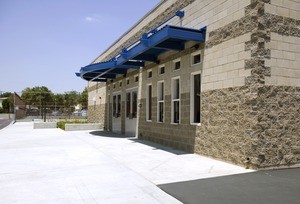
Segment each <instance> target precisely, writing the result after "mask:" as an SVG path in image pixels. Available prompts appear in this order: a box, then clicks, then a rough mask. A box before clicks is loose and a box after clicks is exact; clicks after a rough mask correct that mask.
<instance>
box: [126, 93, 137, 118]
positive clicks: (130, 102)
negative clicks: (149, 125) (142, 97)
mask: <svg viewBox="0 0 300 204" xmlns="http://www.w3.org/2000/svg"><path fill="white" fill-rule="evenodd" d="M136 117H137V91H128V92H127V93H126V118H129V119H132V118H136Z"/></svg>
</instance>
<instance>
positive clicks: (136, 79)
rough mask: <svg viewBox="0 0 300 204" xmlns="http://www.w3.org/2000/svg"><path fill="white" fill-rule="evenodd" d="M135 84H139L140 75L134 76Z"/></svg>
mask: <svg viewBox="0 0 300 204" xmlns="http://www.w3.org/2000/svg"><path fill="white" fill-rule="evenodd" d="M133 78H134V83H138V82H139V75H138V74H136V75H134V77H133Z"/></svg>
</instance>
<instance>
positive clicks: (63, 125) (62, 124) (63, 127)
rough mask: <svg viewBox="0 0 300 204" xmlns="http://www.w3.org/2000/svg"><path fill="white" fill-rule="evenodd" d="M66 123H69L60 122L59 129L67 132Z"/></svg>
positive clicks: (58, 123)
mask: <svg viewBox="0 0 300 204" xmlns="http://www.w3.org/2000/svg"><path fill="white" fill-rule="evenodd" d="M66 123H67V122H65V121H59V122H57V128H60V129H63V130H65V126H66Z"/></svg>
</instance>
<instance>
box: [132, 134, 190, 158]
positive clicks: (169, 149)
mask: <svg viewBox="0 0 300 204" xmlns="http://www.w3.org/2000/svg"><path fill="white" fill-rule="evenodd" d="M129 140H131V141H132V142H137V143H140V144H143V145H147V146H150V147H152V148H153V150H163V151H167V152H169V153H172V154H176V155H184V154H190V153H188V152H184V151H182V150H178V149H174V148H172V147H168V146H164V145H161V144H158V143H154V142H151V141H148V140H141V139H138V138H129Z"/></svg>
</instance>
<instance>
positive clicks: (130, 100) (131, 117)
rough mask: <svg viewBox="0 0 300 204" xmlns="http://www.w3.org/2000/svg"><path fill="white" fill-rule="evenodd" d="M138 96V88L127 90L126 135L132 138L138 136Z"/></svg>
mask: <svg viewBox="0 0 300 204" xmlns="http://www.w3.org/2000/svg"><path fill="white" fill-rule="evenodd" d="M137 94H138V89H137V88H133V89H128V90H126V105H125V108H126V110H125V114H126V115H125V134H126V135H130V136H135V135H136V125H137V98H138V97H137Z"/></svg>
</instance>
